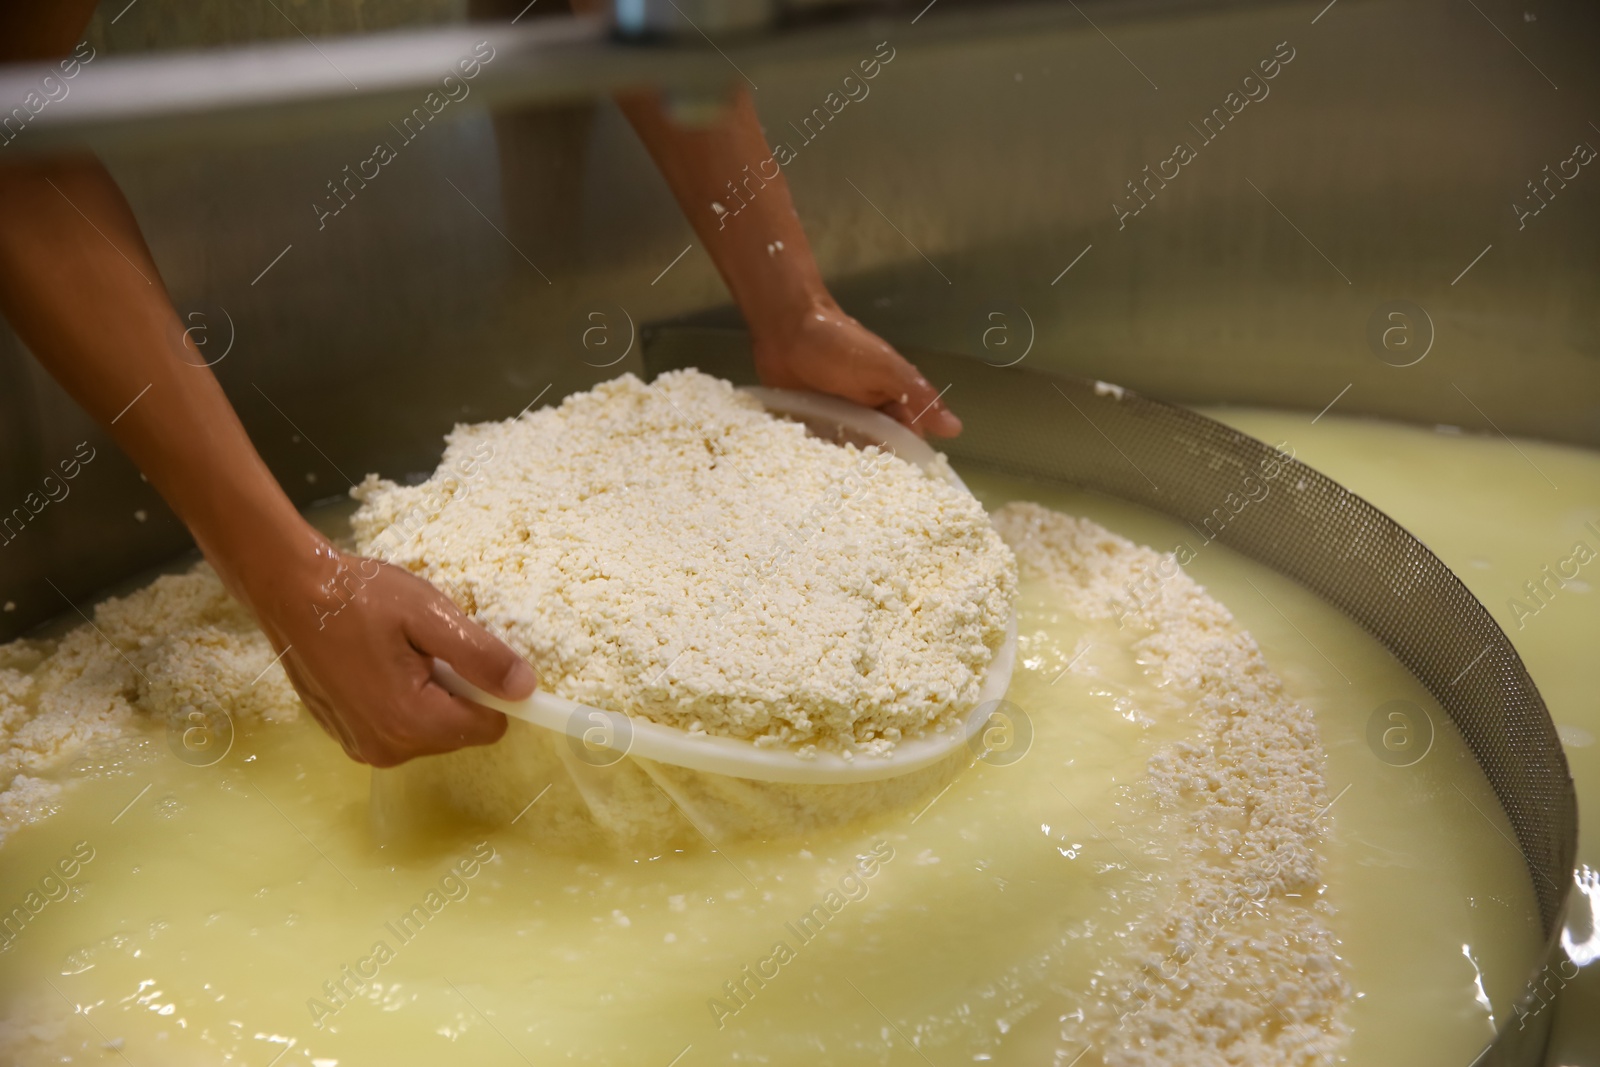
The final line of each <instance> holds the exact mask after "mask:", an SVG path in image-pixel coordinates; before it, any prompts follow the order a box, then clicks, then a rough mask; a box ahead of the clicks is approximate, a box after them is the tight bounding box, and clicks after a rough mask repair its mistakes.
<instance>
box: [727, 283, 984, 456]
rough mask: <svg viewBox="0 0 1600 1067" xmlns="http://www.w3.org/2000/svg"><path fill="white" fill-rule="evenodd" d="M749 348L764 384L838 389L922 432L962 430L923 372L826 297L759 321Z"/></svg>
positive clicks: (835, 392)
mask: <svg viewBox="0 0 1600 1067" xmlns="http://www.w3.org/2000/svg"><path fill="white" fill-rule="evenodd" d="M752 325H754V324H752ZM754 355H755V364H756V373H757V374H759V375H760V376H761V381H762V382H763V383H765V384H766V385H770V386H773V387H775V388H779V389H811V390H814V391H815V392H819V393H830V394H832V395H833V396H841V397H844V398H845V399H846V400H853V401H854V402H856V403H857V404H861V405H864V406H866V407H869V408H877V409H878V410H880V411H882V412H884V413H885V414H887V415H889V416H890V417H891V418H893V419H895V420H896V421H897V422H901V423H904V424H905V425H906V426H909V427H910V428H911V429H913V430H915V431H916V432H917V433H918V434H921V435H923V436H926V435H927V434H930V433H931V434H933V435H934V436H936V437H954V436H955V435H956V434H958V433H960V432H961V420H960V419H958V418H956V416H955V413H954V412H952V411H951V410H950V409H949V408H947V407H945V405H944V401H943V400H941V399H940V398H939V391H938V390H937V389H935V388H934V387H933V386H932V385H931V384H929V382H928V379H926V378H924V377H923V376H922V375H921V374H920V373H918V372H917V368H915V367H913V366H912V365H911V364H910V362H908V361H907V360H906V358H905V357H904V356H902V355H901V354H900V353H898V352H896V351H895V350H894V349H893V348H891V347H890V346H889V344H888V342H886V341H884V340H883V338H881V337H879V336H878V335H877V334H875V333H873V332H872V331H871V330H868V329H867V328H866V327H865V326H862V325H861V323H859V322H857V321H856V320H855V319H853V318H851V317H850V316H849V315H846V314H845V313H844V312H843V311H841V310H839V306H838V305H837V304H835V303H834V302H833V301H832V300H827V301H822V302H818V303H816V304H813V305H811V306H810V307H808V308H807V309H806V310H805V311H804V312H803V313H802V314H800V315H798V316H792V317H790V318H789V319H787V320H786V321H783V322H779V323H772V324H763V325H761V326H759V327H758V328H757V329H756V330H755V334H754Z"/></svg>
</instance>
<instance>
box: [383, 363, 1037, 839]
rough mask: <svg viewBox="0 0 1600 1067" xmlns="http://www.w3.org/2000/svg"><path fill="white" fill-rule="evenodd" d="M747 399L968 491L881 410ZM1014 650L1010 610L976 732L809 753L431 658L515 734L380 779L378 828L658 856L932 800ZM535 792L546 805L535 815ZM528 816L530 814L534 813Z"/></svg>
mask: <svg viewBox="0 0 1600 1067" xmlns="http://www.w3.org/2000/svg"><path fill="white" fill-rule="evenodd" d="M745 391H746V392H748V393H749V394H750V395H751V396H754V397H755V398H756V399H758V400H759V401H760V402H761V403H762V404H763V405H764V406H765V407H766V408H767V409H768V410H769V411H771V412H773V413H774V414H778V415H782V416H785V417H788V418H792V419H795V420H796V421H799V422H802V423H804V424H805V425H806V427H807V428H808V429H809V430H810V431H811V432H812V433H813V434H815V435H816V436H818V437H821V438H823V439H826V440H830V441H834V442H837V443H840V444H845V443H850V444H855V445H857V446H866V445H877V446H879V447H882V448H884V449H886V450H889V451H892V452H893V453H894V454H895V455H897V456H898V457H900V458H901V459H904V460H906V461H908V462H910V463H912V464H914V465H916V466H917V467H919V468H920V469H921V470H922V471H923V472H924V473H925V474H927V475H928V476H929V477H932V478H943V479H945V480H946V481H948V482H949V483H951V484H952V485H954V486H956V487H957V488H959V489H961V490H962V491H963V492H968V491H969V490H967V487H966V486H965V485H964V484H963V483H962V481H961V479H960V478H958V477H957V476H956V475H955V473H954V472H953V471H951V469H950V467H949V465H948V464H947V463H945V462H944V460H943V458H942V457H941V456H940V455H939V454H938V453H936V452H935V451H934V450H933V449H932V448H930V447H928V445H927V444H926V443H924V442H923V441H922V439H921V438H919V437H917V436H916V434H914V433H912V432H911V431H910V430H908V429H906V428H905V427H904V426H902V425H900V424H899V423H897V422H895V421H894V420H893V419H891V418H889V417H888V416H886V415H883V414H881V413H880V412H877V411H872V410H870V409H868V408H863V407H860V406H858V405H856V404H852V403H849V402H847V401H843V400H838V399H835V398H832V397H824V396H819V395H817V394H813V393H801V392H793V391H789V390H781V389H754V388H752V389H747V390H745ZM1016 648H1017V623H1016V615H1015V613H1014V612H1013V613H1012V615H1011V617H1010V620H1009V622H1008V625H1007V628H1006V635H1005V638H1004V640H1003V641H1002V643H1001V645H1000V646H999V647H998V648H997V649H996V650H995V654H994V657H993V659H992V660H991V661H990V664H989V667H988V670H987V672H986V673H985V676H984V680H983V684H982V686H981V688H980V691H979V694H978V697H977V700H976V701H975V702H974V706H973V707H972V709H971V710H970V711H969V713H968V715H967V717H966V720H965V722H964V723H962V724H959V725H957V726H955V727H947V728H945V729H942V730H930V731H926V732H924V733H922V734H915V735H911V736H908V737H905V738H903V739H901V740H900V741H898V742H897V743H896V744H895V746H894V747H893V749H892V750H891V751H890V752H889V753H887V754H884V755H872V754H863V753H853V754H848V755H847V754H840V753H833V752H818V751H815V750H812V752H811V753H808V754H806V755H801V754H800V753H798V752H796V751H794V750H791V749H787V748H784V747H781V746H779V747H772V746H760V745H757V744H756V743H754V742H752V741H745V740H740V739H736V738H729V737H717V736H712V735H709V734H705V733H690V732H689V731H687V730H682V729H678V728H676V727H672V726H665V725H662V724H661V723H657V722H652V721H650V720H648V719H645V718H642V717H638V716H628V715H624V714H621V713H618V712H615V711H608V710H606V709H604V708H595V707H590V706H588V705H585V704H581V703H578V702H576V701H573V700H568V699H565V698H563V697H559V696H556V695H554V694H551V693H547V692H544V691H542V690H540V691H536V692H535V693H534V694H533V695H532V696H530V697H528V698H527V699H525V700H520V701H509V700H502V699H500V698H498V697H494V696H491V695H489V694H488V693H485V692H483V691H482V690H481V689H478V688H477V687H476V686H474V685H472V684H471V683H470V682H468V681H466V680H465V679H463V678H462V677H461V676H460V675H459V674H457V673H456V672H455V671H454V670H453V669H451V667H450V666H449V664H447V663H444V662H443V661H439V660H436V661H435V663H434V677H435V678H436V679H437V680H438V682H439V684H440V685H442V686H443V687H444V688H445V689H447V690H448V691H450V692H451V693H453V694H455V695H457V696H460V697H464V698H466V699H468V700H471V701H473V702H474V703H477V704H481V705H483V706H484V707H488V708H494V709H495V710H497V711H500V712H503V713H505V714H506V715H508V716H510V717H511V718H512V719H513V720H514V721H513V723H512V729H511V730H510V731H508V733H507V735H506V737H505V738H503V739H502V740H501V741H500V742H499V743H498V744H495V745H490V746H487V747H480V748H469V749H462V750H460V751H458V752H453V753H449V754H446V755H443V756H430V757H423V758H421V759H416V760H412V761H411V762H410V763H407V764H405V765H403V766H401V767H399V768H395V769H393V770H387V771H375V772H374V778H373V812H374V815H375V821H376V825H377V826H378V828H379V832H380V836H391V837H392V834H393V830H394V829H395V828H396V827H401V826H406V825H409V824H412V823H415V822H416V821H417V820H418V819H419V818H423V817H427V818H430V819H431V818H436V817H437V816H438V815H439V814H441V813H449V812H454V813H456V814H458V815H462V816H466V817H470V818H474V819H476V820H478V821H482V822H490V823H498V824H501V825H505V824H506V823H507V822H508V821H509V822H511V823H519V822H520V826H519V829H522V830H524V831H526V832H529V833H530V834H532V835H534V836H537V837H539V838H541V839H544V840H546V841H548V842H550V843H552V844H563V845H577V846H580V847H581V846H586V845H587V844H588V843H589V842H591V841H592V840H594V839H595V838H596V837H598V838H599V839H600V840H602V841H605V842H609V843H610V844H612V845H615V846H619V847H622V848H624V849H625V850H629V851H638V850H643V851H647V852H652V853H654V852H657V851H659V850H661V849H662V848H664V847H668V846H669V845H670V844H671V843H672V842H674V841H680V840H682V839H683V838H682V832H683V831H684V830H685V828H686V826H690V827H692V828H693V829H694V830H695V831H697V832H698V833H699V834H700V835H701V836H704V837H706V838H708V839H720V838H722V837H727V836H738V837H748V836H771V835H774V834H781V833H786V832H795V831H804V830H808V829H813V828H818V827H823V826H827V825H837V824H839V823H842V822H847V821H853V820H854V819H856V818H861V817H865V816H867V815H870V814H871V813H873V812H875V811H879V810H883V809H885V808H892V807H898V806H903V805H906V804H910V803H915V802H917V801H918V798H921V797H925V796H928V795H931V793H932V792H936V791H937V790H939V789H941V788H943V787H944V785H946V784H948V782H949V781H950V780H951V779H952V778H953V777H954V775H956V774H957V773H959V772H960V770H961V768H962V767H964V766H966V764H967V763H968V762H969V761H970V760H971V759H972V758H975V757H976V756H978V755H981V754H982V750H981V745H980V742H981V738H980V734H981V733H982V731H983V730H984V727H985V724H986V723H988V722H989V720H990V717H991V715H993V714H994V713H995V710H996V708H997V706H998V705H999V703H1000V701H1001V698H1002V697H1004V696H1005V693H1006V689H1007V687H1008V686H1009V685H1010V683H1011V673H1012V669H1013V666H1014V665H1015V662H1016ZM523 723H527V724H531V727H532V729H530V728H529V727H528V726H523V725H522V724H523ZM969 746H970V747H969ZM869 783H877V784H876V785H875V786H871V787H869V786H868V784H869ZM552 789H553V790H555V791H554V792H553V793H548V795H547V792H548V791H549V790H552ZM536 798H542V799H539V800H538V806H537V808H533V807H532V805H533V803H534V801H535V799H536ZM530 808H532V811H533V814H531V815H528V817H527V818H526V819H524V814H525V813H527V812H528V811H529V810H530Z"/></svg>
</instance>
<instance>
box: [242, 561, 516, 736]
mask: <svg viewBox="0 0 1600 1067" xmlns="http://www.w3.org/2000/svg"><path fill="white" fill-rule="evenodd" d="M258 571H259V573H257V574H254V575H244V576H238V578H237V580H236V581H234V582H230V583H229V584H230V585H237V586H239V587H240V588H239V591H240V592H241V593H242V594H243V596H244V598H245V599H246V600H247V601H248V602H249V605H250V607H251V608H252V609H253V610H254V611H255V612H256V616H257V618H258V619H259V621H260V623H261V627H262V629H263V630H265V631H266V634H267V636H268V638H269V639H270V640H271V641H272V644H273V647H274V648H275V649H276V650H277V651H279V652H280V653H283V666H284V669H285V670H286V671H287V672H288V675H289V680H290V682H292V683H293V684H294V687H295V691H296V692H298V693H299V694H300V699H301V700H303V701H305V704H306V706H307V707H308V708H310V709H311V713H312V715H314V716H316V719H317V721H318V722H320V723H321V724H322V726H323V728H324V729H326V730H327V731H328V732H329V733H330V734H332V735H333V736H334V737H335V738H336V739H337V740H338V741H339V743H340V744H341V745H343V746H344V750H345V752H347V753H348V754H349V755H350V757H351V758H352V759H356V760H359V761H360V762H362V763H370V764H372V765H373V766H374V767H393V766H395V765H396V764H399V763H404V762H405V761H406V760H408V759H411V758H412V757H414V756H424V755H432V754H435V753H440V752H450V751H453V750H455V749H458V748H463V747H465V746H467V745H486V744H490V743H492V742H494V741H497V740H499V739H500V736H501V735H502V734H504V733H505V730H506V719H505V716H504V715H502V714H500V713H499V712H497V711H490V710H489V709H487V708H482V707H479V706H478V705H476V704H473V703H471V702H469V701H466V700H462V699H461V698H459V697H455V696H452V695H450V694H449V693H447V692H446V691H445V690H444V689H442V688H441V687H440V686H439V684H438V683H437V682H435V681H434V680H433V660H434V658H435V657H438V658H439V659H442V660H445V661H446V662H448V663H449V664H450V665H451V666H452V667H454V668H455V669H456V672H457V673H459V674H460V675H461V676H462V677H463V678H465V679H466V680H467V681H469V682H472V683H473V684H474V685H476V686H478V688H480V689H483V690H484V691H486V692H488V693H492V694H494V695H495V696H499V697H502V698H504V699H506V700H521V699H523V698H525V697H527V696H528V695H529V694H530V693H532V692H533V690H534V687H535V686H536V685H537V683H538V679H537V677H536V676H535V674H534V671H533V668H532V667H530V666H528V664H527V663H526V662H524V661H523V660H522V659H521V657H519V656H518V655H517V654H516V653H515V652H513V651H512V650H511V649H510V648H507V647H506V646H505V645H504V644H503V643H501V642H500V641H499V640H497V639H496V638H495V637H494V636H493V635H492V634H490V633H489V632H488V631H487V630H485V629H484V628H483V627H482V626H479V625H478V624H477V623H476V622H474V621H472V620H471V619H469V618H468V617H467V616H466V615H464V614H462V612H461V611H460V609H458V608H457V607H456V606H455V605H454V604H453V603H451V602H450V600H449V599H448V598H447V597H446V596H445V595H444V594H443V593H440V592H439V591H438V590H437V589H435V588H434V587H433V586H431V585H429V584H428V583H427V582H425V581H423V580H422V579H421V578H418V577H416V576H415V575H412V574H410V573H408V572H406V571H404V570H401V569H400V568H397V567H393V566H389V565H387V564H384V563H381V562H379V561H378V560H373V559H366V558H363V557H361V556H354V555H349V554H346V553H344V552H340V551H339V550H338V549H336V548H334V547H333V546H332V545H331V544H328V542H327V541H325V540H323V539H321V538H320V537H319V538H317V539H316V540H315V541H314V542H312V543H311V548H310V550H309V551H306V550H305V549H302V550H301V551H299V552H297V553H296V554H295V558H294V559H291V560H290V561H289V563H288V564H287V565H285V566H278V567H273V568H270V569H269V568H265V567H261V568H258Z"/></svg>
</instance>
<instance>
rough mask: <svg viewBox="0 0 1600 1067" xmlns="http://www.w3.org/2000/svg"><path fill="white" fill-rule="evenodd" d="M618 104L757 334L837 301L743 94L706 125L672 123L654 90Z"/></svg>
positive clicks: (630, 94)
mask: <svg viewBox="0 0 1600 1067" xmlns="http://www.w3.org/2000/svg"><path fill="white" fill-rule="evenodd" d="M618 104H619V105H620V106H621V108H622V110H623V113H624V114H626V115H627V117H628V120H629V121H630V122H631V123H632V124H633V127H634V129H635V130H636V131H638V134H639V137H640V139H641V140H643V141H644V144H645V147H646V148H647V149H649V151H650V155H651V156H652V157H653V158H654V159H655V161H656V165H657V166H658V167H659V168H660V169H661V173H662V174H663V175H664V176H665V177H666V179H667V184H668V185H669V186H671V188H672V192H673V195H674V196H675V197H676V198H677V200H678V204H679V206H680V207H682V208H683V213H684V215H686V216H687V217H688V219H689V222H690V225H692V226H693V227H694V230H695V233H696V234H697V235H698V236H699V238H700V241H701V243H702V244H703V245H704V246H705V248H706V251H707V252H708V253H710V255H711V259H712V261H713V262H714V263H715V264H716V266H717V270H718V272H719V273H721V275H722V279H723V281H724V282H726V283H727V286H728V290H729V291H730V292H731V293H732V294H733V298H734V300H735V301H736V302H737V303H738V304H739V307H740V308H741V309H742V310H743V311H744V314H745V318H746V319H747V320H748V321H749V323H750V328H751V329H752V331H755V332H758V333H759V332H760V330H761V329H763V327H764V325H765V324H768V323H781V322H785V321H787V320H789V319H790V318H791V317H792V316H796V315H800V314H804V313H805V311H806V310H807V309H808V308H809V307H811V306H812V305H814V304H819V303H826V304H831V303H832V301H831V298H830V297H829V296H828V291H827V289H826V288H825V287H824V286H823V284H822V276H821V274H820V272H819V271H818V270H817V264H816V261H815V260H814V259H813V258H812V255H811V246H810V244H809V242H807V240H806V236H805V232H804V231H803V230H802V229H801V228H800V218H799V216H798V215H796V214H795V210H794V202H793V201H792V200H791V199H790V197H789V187H788V184H787V183H786V182H785V181H784V179H783V174H782V173H781V171H780V170H779V167H778V164H777V163H776V162H775V161H774V160H773V158H772V152H771V150H770V149H769V148H768V147H767V144H766V141H765V140H764V139H763V137H762V134H761V125H760V122H759V121H758V120H757V117H756V112H755V107H754V105H753V104H752V103H751V100H750V94H749V93H748V92H747V91H745V90H744V89H740V90H739V91H738V92H737V94H736V95H735V98H734V100H733V104H732V107H731V109H730V110H729V112H728V113H727V114H726V115H725V116H724V117H723V119H722V121H720V122H718V123H717V124H716V125H714V126H710V127H706V128H703V129H701V128H691V127H683V126H679V125H677V124H676V123H674V122H673V121H672V120H671V119H670V118H669V117H668V116H667V114H666V112H665V110H664V109H663V107H662V105H661V103H660V98H659V96H658V95H657V94H655V93H651V92H636V93H629V94H626V95H624V96H621V97H619V98H618Z"/></svg>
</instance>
